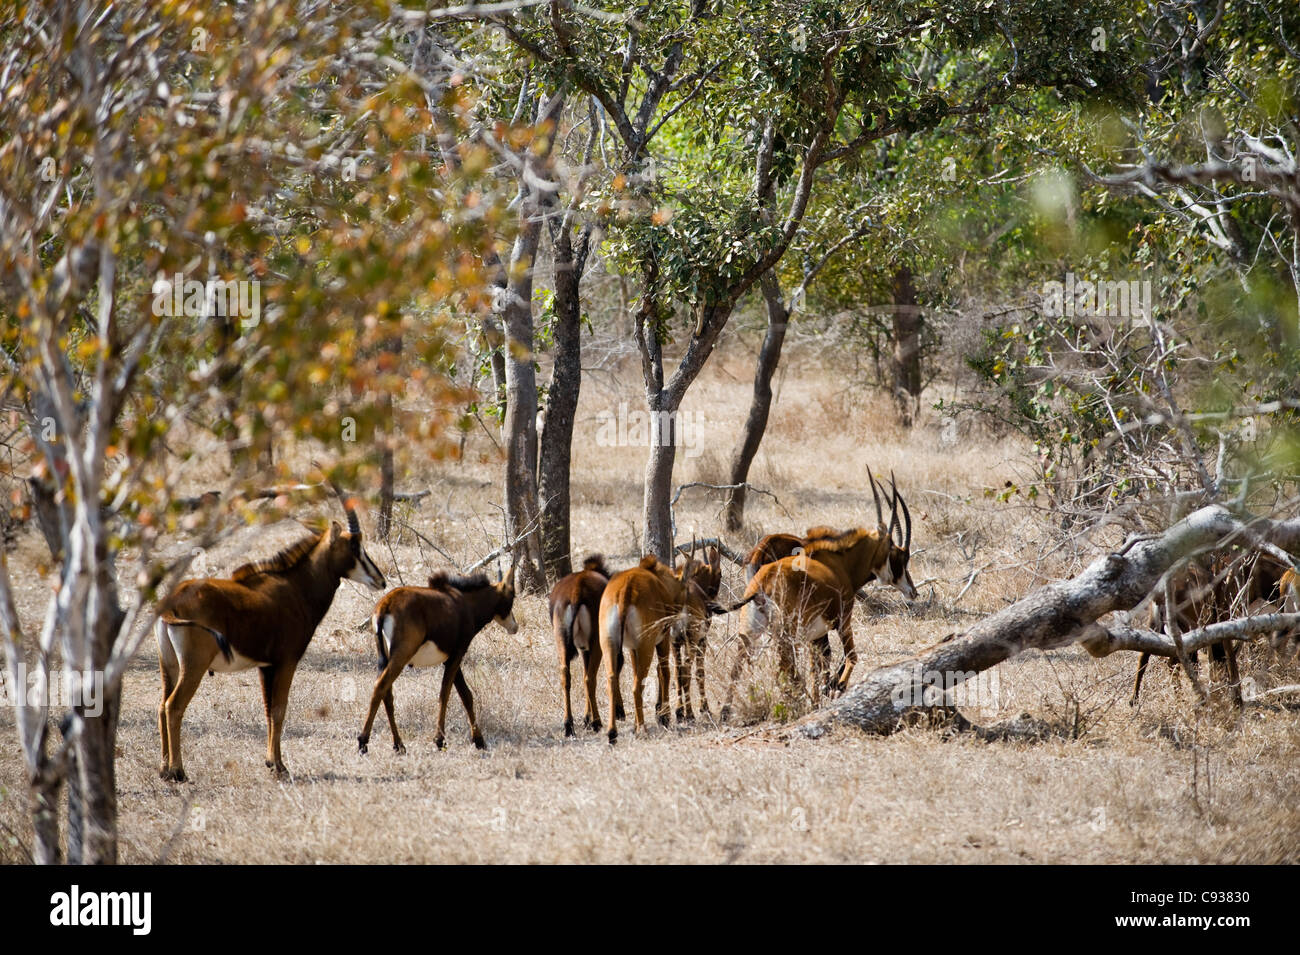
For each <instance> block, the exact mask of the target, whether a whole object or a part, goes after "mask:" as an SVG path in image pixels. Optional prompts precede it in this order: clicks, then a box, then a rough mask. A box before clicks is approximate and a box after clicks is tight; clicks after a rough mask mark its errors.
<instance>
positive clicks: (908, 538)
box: [898, 494, 912, 550]
mask: <svg viewBox="0 0 1300 955" xmlns="http://www.w3.org/2000/svg"><path fill="white" fill-rule="evenodd" d="M898 503H899V504H901V505H902V506H903V521H904V523H905V524H906V526H907V532H906V535H905V536H904V538H903V550H910V549H911V547H912V515H911V514H910V513H908V510H907V501H905V500H903V495H901V494H900V495H898Z"/></svg>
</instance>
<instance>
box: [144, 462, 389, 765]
mask: <svg viewBox="0 0 1300 955" xmlns="http://www.w3.org/2000/svg"><path fill="white" fill-rule="evenodd" d="M335 491H336V492H337V491H338V489H337V488H335ZM338 493H339V497H340V498H342V493H341V492H338ZM343 508H344V510H345V511H346V513H347V519H348V529H347V530H346V531H345V530H343V528H342V526H341V525H340V524H339V523H338V522H337V521H333V522H331V524H330V526H329V527H328V528H327V529H325V530H324V531H321V532H320V533H318V534H315V535H313V536H311V537H307V538H304V539H302V540H300V541H298V542H297V543H295V544H292V545H290V546H289V547H286V548H285V549H284V550H282V551H280V552H279V553H278V554H276V555H275V556H273V557H269V558H267V559H265V560H259V561H255V562H254V563H251V564H244V565H243V566H242V567H239V568H238V569H236V570H235V572H234V573H233V574H231V575H230V578H229V579H228V580H227V579H218V578H204V579H198V580H186V581H182V582H181V583H180V584H179V585H178V586H177V587H176V589H175V590H174V591H172V593H171V595H170V596H168V597H167V598H166V599H165V600H164V601H163V604H162V607H161V608H160V612H159V616H158V624H157V628H156V631H155V632H156V636H157V639H158V666H159V669H160V670H161V671H162V703H161V704H160V705H159V707H158V733H159V736H161V738H162V759H163V762H162V768H161V770H160V775H161V776H162V778H163V779H168V780H174V781H176V782H184V781H185V768H184V766H183V764H182V762H181V719H182V718H183V717H184V715H185V708H186V707H187V706H188V705H189V702H190V700H191V699H192V698H193V697H194V692H195V690H197V689H198V687H199V683H200V682H201V681H202V680H203V675H204V674H205V673H209V672H216V673H234V672H237V671H239V670H247V669H248V668H250V667H257V668H258V672H259V674H260V675H261V678H262V700H263V702H264V704H265V707H266V723H267V737H266V765H267V766H268V767H272V768H274V769H275V772H276V774H277V775H280V774H283V773H285V772H287V770H286V769H285V766H284V761H283V760H282V759H281V758H280V734H281V733H282V732H283V730H284V715H285V708H286V707H287V705H288V702H289V685H290V684H291V683H292V682H293V675H294V671H295V670H296V669H297V667H298V661H299V660H301V659H302V655H303V653H304V652H305V651H306V650H307V644H309V643H310V642H311V638H312V635H313V634H314V633H315V632H316V627H317V626H318V625H319V624H320V622H321V619H322V618H323V617H324V616H325V614H326V612H327V611H328V610H329V608H330V604H331V603H333V601H334V593H335V591H336V590H338V586H339V581H340V580H342V579H343V578H345V577H346V578H347V579H349V580H355V581H358V582H359V583H363V584H365V585H367V586H368V587H371V588H372V589H374V590H382V589H383V588H384V575H383V574H382V573H380V572H379V568H378V567H376V566H375V564H374V562H373V561H372V560H371V559H370V557H369V556H367V554H366V552H365V551H364V550H363V549H362V547H361V524H360V522H359V521H358V520H357V515H356V511H354V510H353V509H352V506H351V505H350V504H349V503H348V502H347V501H346V500H344V501H343Z"/></svg>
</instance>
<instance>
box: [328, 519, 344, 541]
mask: <svg viewBox="0 0 1300 955" xmlns="http://www.w3.org/2000/svg"><path fill="white" fill-rule="evenodd" d="M342 533H343V525H342V524H340V523H339V522H338V521H330V540H332V541H336V540H338V539H339V535H340V534H342Z"/></svg>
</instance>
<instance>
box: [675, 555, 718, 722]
mask: <svg viewBox="0 0 1300 955" xmlns="http://www.w3.org/2000/svg"><path fill="white" fill-rule="evenodd" d="M705 556H706V560H705V561H704V562H703V563H700V562H697V561H695V546H694V544H693V543H692V545H691V553H690V556H689V557H687V559H686V560H685V561H684V562H682V563H680V564H678V566H677V570H678V574H679V575H681V576H682V577H683V579H685V580H686V614H685V618H684V619H683V620H681V622H680V624H679V626H678V628H677V630H676V632H675V633H674V634H673V640H672V657H673V663H674V669H675V670H676V671H677V722H679V723H681V722H683V720H686V721H690V720H693V719H695V713H694V711H693V710H692V709H691V676H692V670H694V676H695V682H696V683H697V684H698V686H699V694H700V712H701V713H704V714H706V715H707V714H709V697H708V695H707V694H706V693H705V691H704V652H705V650H706V649H707V646H708V639H709V618H710V616H711V614H710V613H709V605H710V604H711V603H713V602H714V601H716V600H717V599H718V591H719V590H720V589H721V588H722V556H721V555H720V554H719V553H718V549H717V548H716V547H710V548H709V549H708V551H707V553H706V555H705Z"/></svg>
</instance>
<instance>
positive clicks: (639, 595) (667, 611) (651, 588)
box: [599, 554, 690, 743]
mask: <svg viewBox="0 0 1300 955" xmlns="http://www.w3.org/2000/svg"><path fill="white" fill-rule="evenodd" d="M688 563H689V562H688ZM689 570H690V568H689V567H686V568H683V570H682V571H676V572H675V571H674V570H673V569H672V568H671V567H669V566H668V565H667V564H664V563H662V562H660V560H659V559H658V558H657V557H655V556H654V555H653V554H647V555H646V556H645V557H643V558H641V563H640V564H638V565H637V566H636V567H633V568H632V569H631V570H625V571H623V572H622V573H619V574H615V575H614V576H613V577H611V578H610V580H609V583H608V584H606V586H605V592H604V593H603V594H602V595H601V598H600V613H599V621H600V649H601V653H602V654H603V655H604V657H605V673H606V675H607V676H608V678H609V708H610V716H609V741H610V742H611V743H613V742H615V741H616V740H617V739H618V714H619V713H620V712H622V710H623V694H622V691H621V689H620V687H619V674H620V672H621V671H622V669H623V653H624V651H626V652H627V654H628V655H629V656H630V657H631V659H632V671H633V684H632V699H633V703H634V704H635V707H636V723H635V729H636V731H637V732H644V730H645V714H644V711H643V710H642V702H641V698H642V691H643V689H644V687H645V678H646V675H647V674H648V673H649V671H650V661H651V658H652V657H655V656H657V657H658V661H659V693H658V700H657V704H656V707H655V710H656V713H657V715H658V718H659V722H660V724H661V725H663V726H667V725H668V682H669V679H668V673H669V671H668V648H669V645H670V643H671V640H672V634H673V632H674V629H675V628H677V627H680V626H682V625H683V624H684V622H685V614H686V602H687V599H688V598H687V587H686V581H687V578H688V577H689Z"/></svg>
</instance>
